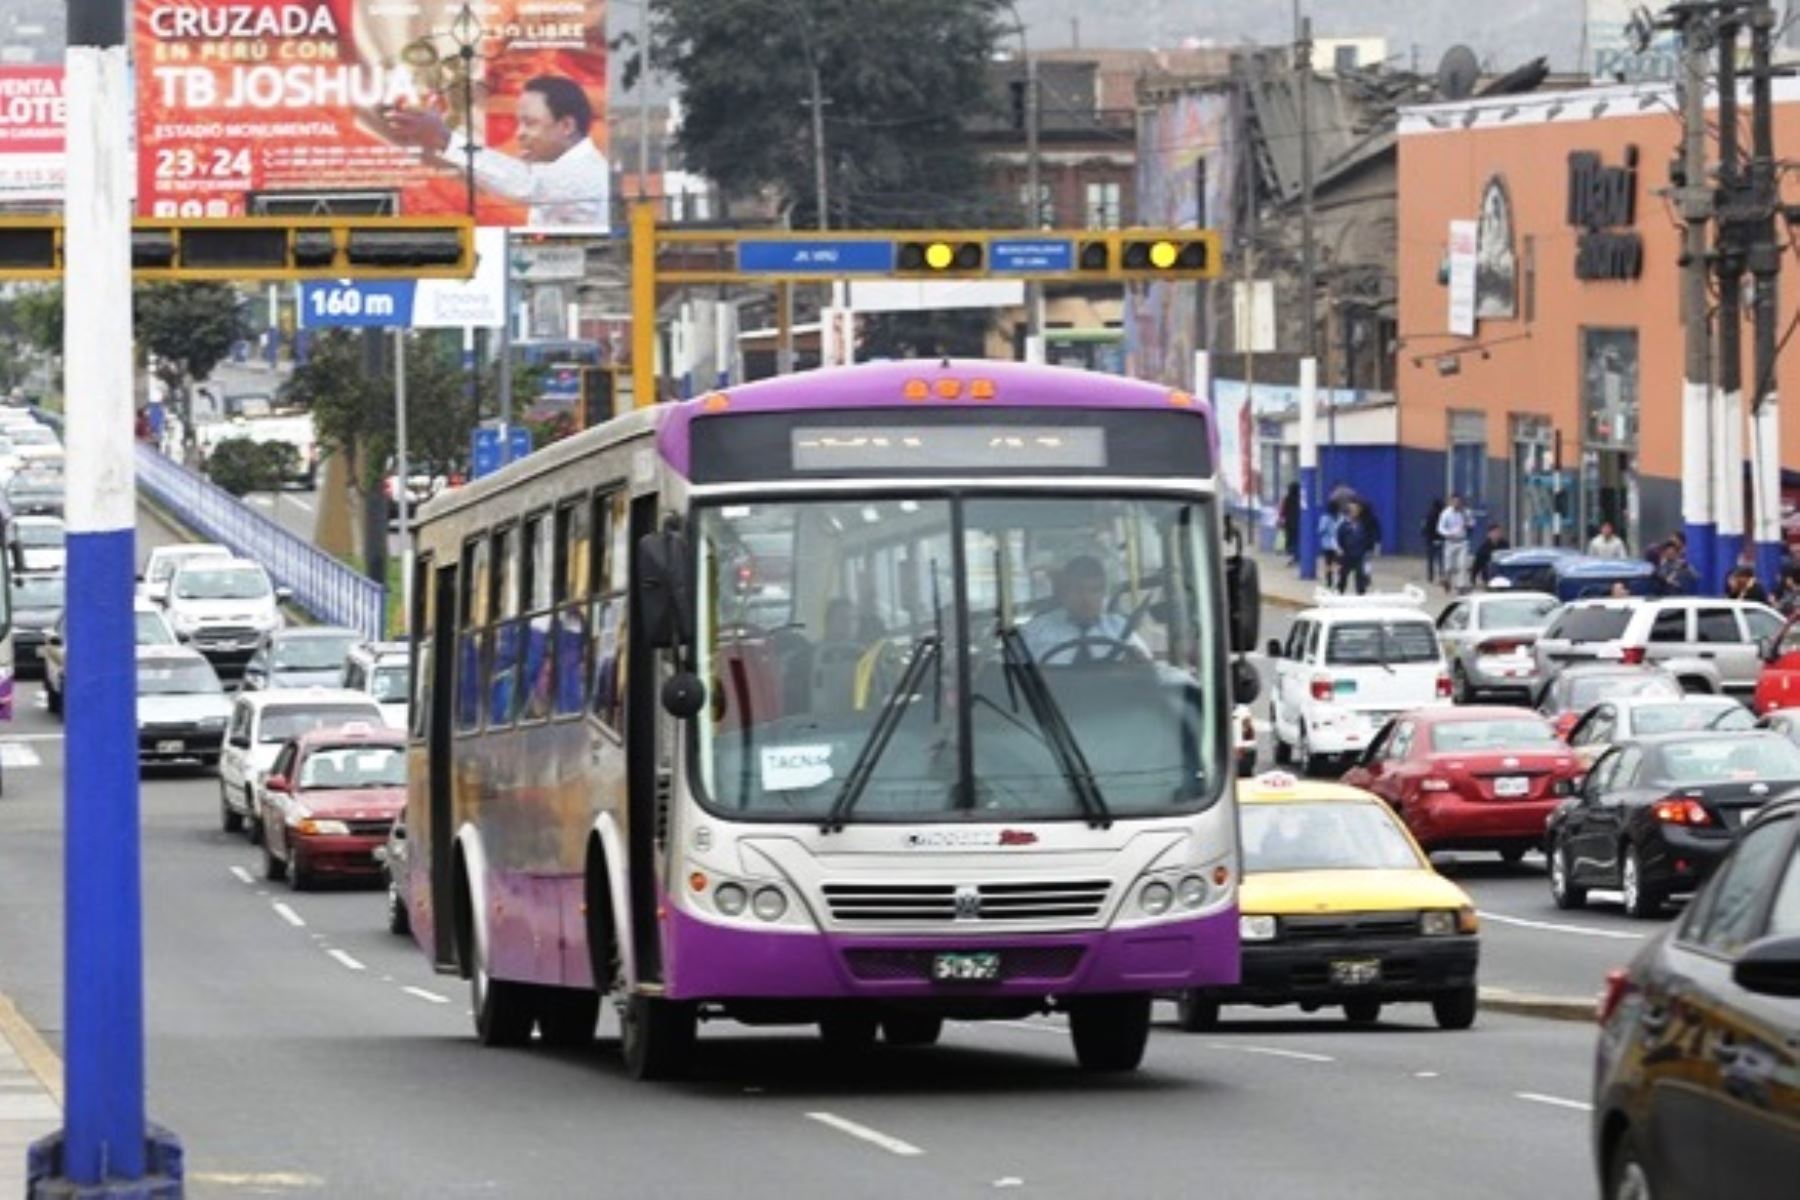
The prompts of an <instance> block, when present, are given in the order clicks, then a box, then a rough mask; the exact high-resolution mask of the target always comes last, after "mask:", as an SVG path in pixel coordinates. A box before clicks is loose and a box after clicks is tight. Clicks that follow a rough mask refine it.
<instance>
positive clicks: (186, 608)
mask: <svg viewBox="0 0 1800 1200" xmlns="http://www.w3.org/2000/svg"><path fill="white" fill-rule="evenodd" d="M288 595H289V592H288V590H287V589H286V588H278V587H276V586H275V585H274V584H273V583H271V582H270V581H269V573H268V572H267V571H265V570H263V568H262V564H261V563H257V562H252V561H251V560H249V559H247V558H196V559H190V560H188V561H187V562H184V563H182V565H181V567H180V569H179V570H177V571H176V572H175V575H174V577H173V578H172V579H170V580H169V595H168V598H167V600H166V601H165V602H164V607H165V608H166V609H167V610H168V613H169V623H170V624H171V625H173V626H175V632H176V634H177V635H178V636H179V637H180V638H181V640H182V641H184V642H187V643H188V644H189V645H191V646H193V648H194V649H196V650H198V651H200V653H202V654H204V655H206V657H207V658H208V659H209V660H211V662H212V664H213V666H214V667H215V668H216V669H218V671H219V672H220V674H227V673H229V674H230V675H231V676H233V677H235V676H238V675H241V674H242V673H243V670H244V664H245V663H247V662H249V661H250V656H251V655H252V654H254V653H256V648H257V647H258V646H259V645H261V644H262V640H263V637H264V636H265V635H267V634H268V633H270V632H272V631H274V630H277V629H280V628H281V627H282V626H283V625H284V624H286V621H285V620H284V619H283V618H282V615H281V602H282V601H283V600H285V599H287V597H288Z"/></svg>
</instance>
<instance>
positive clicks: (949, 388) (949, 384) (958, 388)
mask: <svg viewBox="0 0 1800 1200" xmlns="http://www.w3.org/2000/svg"><path fill="white" fill-rule="evenodd" d="M937 394H938V395H939V396H941V397H943V398H944V399H945V400H955V399H956V398H957V397H959V396H961V395H962V380H960V379H940V380H938V381H937Z"/></svg>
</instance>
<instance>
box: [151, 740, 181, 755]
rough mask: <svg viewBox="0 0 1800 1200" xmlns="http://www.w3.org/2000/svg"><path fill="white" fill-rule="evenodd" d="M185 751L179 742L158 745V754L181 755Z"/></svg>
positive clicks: (159, 743)
mask: <svg viewBox="0 0 1800 1200" xmlns="http://www.w3.org/2000/svg"><path fill="white" fill-rule="evenodd" d="M183 749H185V747H184V746H183V745H182V743H181V742H180V741H179V740H176V741H172V742H158V743H156V752H157V753H158V754H179V753H181V751H182V750H183Z"/></svg>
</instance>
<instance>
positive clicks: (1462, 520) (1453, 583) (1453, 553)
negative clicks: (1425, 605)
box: [1437, 495, 1469, 592]
mask: <svg viewBox="0 0 1800 1200" xmlns="http://www.w3.org/2000/svg"><path fill="white" fill-rule="evenodd" d="M1437 529H1438V536H1439V537H1441V538H1443V539H1444V590H1445V591H1446V592H1460V591H1462V590H1463V587H1464V575H1465V573H1466V572H1467V571H1468V569H1469V514H1468V510H1466V509H1464V508H1463V498H1462V497H1461V496H1460V495H1454V496H1451V497H1450V505H1449V507H1447V508H1445V509H1444V511H1443V512H1442V513H1440V514H1438V526H1437Z"/></svg>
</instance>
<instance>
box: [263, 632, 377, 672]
mask: <svg viewBox="0 0 1800 1200" xmlns="http://www.w3.org/2000/svg"><path fill="white" fill-rule="evenodd" d="M361 640H362V639H361V638H360V636H359V635H357V634H354V633H346V634H343V635H341V636H327V635H324V634H308V635H306V636H305V637H291V638H282V639H281V640H280V641H279V642H276V643H275V655H274V659H275V661H274V666H275V669H276V670H277V671H329V670H334V669H336V668H338V667H341V666H343V665H344V660H345V659H346V658H348V657H349V656H350V651H351V650H352V649H353V648H354V647H355V646H356V643H357V642H359V641H361Z"/></svg>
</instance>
